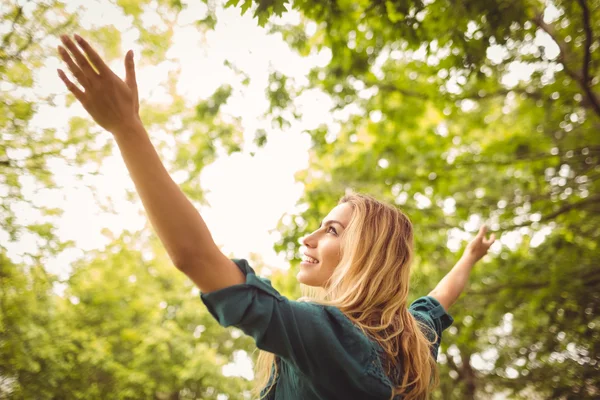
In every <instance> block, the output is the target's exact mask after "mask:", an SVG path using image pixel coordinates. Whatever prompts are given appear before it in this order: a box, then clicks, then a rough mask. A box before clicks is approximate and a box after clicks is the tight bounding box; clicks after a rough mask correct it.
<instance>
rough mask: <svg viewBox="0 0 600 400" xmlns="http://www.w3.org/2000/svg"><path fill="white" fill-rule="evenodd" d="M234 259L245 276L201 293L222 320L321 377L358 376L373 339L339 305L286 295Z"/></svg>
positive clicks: (263, 347)
mask: <svg viewBox="0 0 600 400" xmlns="http://www.w3.org/2000/svg"><path fill="white" fill-rule="evenodd" d="M232 260H233V261H234V262H235V264H236V265H237V266H238V267H239V268H240V270H242V272H244V274H245V275H246V282H244V283H242V284H238V285H233V286H229V287H226V288H223V289H220V290H217V291H214V292H210V293H201V294H200V297H201V299H202V301H203V302H204V304H205V305H206V307H207V308H208V310H209V311H210V313H211V314H212V315H213V316H214V317H215V319H216V320H217V321H218V322H219V324H220V325H222V326H225V327H227V326H235V327H237V328H239V329H241V330H242V331H243V332H244V333H245V334H247V335H249V336H251V337H253V338H254V341H255V343H256V346H257V347H258V348H259V349H261V350H265V351H268V352H270V353H273V354H276V355H278V356H279V357H281V359H282V360H284V361H286V362H288V363H289V364H291V365H293V366H295V367H297V368H298V369H299V370H300V371H301V372H302V373H304V374H306V375H308V376H312V377H313V378H314V379H315V380H316V381H317V382H318V381H320V380H327V379H335V378H334V377H337V378H340V377H342V376H343V377H345V379H344V381H348V382H359V378H360V377H361V376H362V372H363V370H364V364H365V362H366V361H367V359H368V356H369V353H368V352H365V351H364V350H363V349H366V348H370V347H368V346H370V342H369V341H368V339H367V338H366V337H365V336H364V335H363V334H362V333H360V331H359V330H358V328H356V327H354V326H352V324H351V322H350V321H349V320H347V318H345V317H344V316H343V315H341V312H340V311H339V310H337V309H331V308H330V307H326V306H322V305H318V304H314V303H309V302H298V301H292V300H289V299H287V298H286V297H285V296H282V295H281V294H280V293H279V292H278V291H277V290H276V289H274V288H273V287H272V286H271V282H270V281H269V280H268V279H266V278H261V277H258V276H256V274H255V272H254V270H253V269H252V268H251V267H250V266H249V265H248V262H247V261H246V260H240V259H232ZM340 366H344V368H340ZM359 383H360V382H359ZM357 385H358V383H357ZM350 386H352V385H350ZM350 389H351V388H350V387H349V388H348V390H350ZM354 389H355V390H356V388H354Z"/></svg>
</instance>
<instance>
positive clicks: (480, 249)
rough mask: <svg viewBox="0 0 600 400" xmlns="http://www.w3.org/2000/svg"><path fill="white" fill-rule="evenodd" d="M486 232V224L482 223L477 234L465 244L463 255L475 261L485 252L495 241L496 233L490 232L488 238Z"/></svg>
mask: <svg viewBox="0 0 600 400" xmlns="http://www.w3.org/2000/svg"><path fill="white" fill-rule="evenodd" d="M486 232H487V226H485V225H482V226H481V228H479V232H478V233H477V236H475V238H474V239H473V240H471V242H470V243H469V244H468V245H467V248H466V249H465V253H464V255H463V257H467V258H469V259H470V260H471V261H473V262H474V263H475V262H477V261H479V260H480V259H481V258H482V257H483V256H485V255H486V254H487V252H488V249H489V248H490V246H491V245H492V244H493V243H494V242H495V241H496V235H494V234H493V233H492V235H491V236H490V238H489V239H486V238H485V234H486Z"/></svg>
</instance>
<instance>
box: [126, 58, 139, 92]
mask: <svg viewBox="0 0 600 400" xmlns="http://www.w3.org/2000/svg"><path fill="white" fill-rule="evenodd" d="M125 83H126V84H127V86H129V88H130V89H131V90H136V91H137V82H136V81H135V65H134V63H133V50H129V51H128V52H127V54H126V55H125Z"/></svg>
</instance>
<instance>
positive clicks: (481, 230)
mask: <svg viewBox="0 0 600 400" xmlns="http://www.w3.org/2000/svg"><path fill="white" fill-rule="evenodd" d="M486 232H487V226H485V225H481V228H479V232H478V234H477V238H483V237H485V233H486Z"/></svg>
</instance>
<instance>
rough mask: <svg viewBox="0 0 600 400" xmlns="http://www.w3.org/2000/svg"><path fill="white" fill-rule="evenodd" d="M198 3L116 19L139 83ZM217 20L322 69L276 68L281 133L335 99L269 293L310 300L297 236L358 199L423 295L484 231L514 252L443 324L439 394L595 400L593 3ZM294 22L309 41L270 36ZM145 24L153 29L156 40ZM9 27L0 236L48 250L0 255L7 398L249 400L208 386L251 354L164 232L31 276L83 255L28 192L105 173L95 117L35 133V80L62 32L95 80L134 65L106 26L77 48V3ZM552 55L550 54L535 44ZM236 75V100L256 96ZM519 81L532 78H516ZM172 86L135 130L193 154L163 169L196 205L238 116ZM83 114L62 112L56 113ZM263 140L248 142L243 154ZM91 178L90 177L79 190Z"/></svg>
mask: <svg viewBox="0 0 600 400" xmlns="http://www.w3.org/2000/svg"><path fill="white" fill-rule="evenodd" d="M188 3H189V2H181V1H179V0H158V1H156V0H155V1H150V0H117V1H116V2H112V4H114V5H116V6H117V7H119V8H120V9H121V10H122V12H123V13H124V14H125V15H127V16H129V17H130V18H131V23H132V26H133V28H134V29H136V30H137V32H138V33H139V36H138V39H137V42H138V44H140V45H141V46H142V53H141V57H139V59H140V62H138V66H144V65H146V64H150V65H156V64H158V63H160V62H161V61H163V60H164V59H165V57H166V54H167V52H168V50H169V48H170V46H171V40H172V36H173V26H174V24H175V21H176V20H177V17H178V15H179V13H182V12H185V11H186V4H188ZM205 3H206V5H207V12H206V14H205V15H198V16H197V18H198V19H197V20H196V23H195V24H194V26H196V27H197V29H198V30H199V32H201V33H204V34H205V33H206V32H208V31H210V30H212V29H214V28H215V26H216V22H217V17H216V15H217V14H216V10H217V6H216V3H215V2H213V1H208V0H206V1H205ZM223 6H224V7H238V8H239V9H240V13H242V14H244V13H246V12H248V11H249V10H250V11H251V12H252V15H253V16H254V18H256V21H257V23H258V24H259V25H261V26H265V27H266V28H267V29H269V30H270V31H271V32H273V33H278V34H281V36H282V37H283V39H284V40H285V41H286V42H287V43H288V44H289V45H290V46H291V47H292V48H293V49H295V50H296V51H297V52H298V53H299V54H300V55H303V56H310V55H315V54H319V53H321V54H325V55H326V56H327V57H328V58H329V62H328V63H327V64H326V65H324V66H323V67H319V68H314V69H313V70H312V71H311V73H310V75H309V84H308V85H307V86H301V85H299V84H298V82H295V81H294V80H293V79H292V78H290V77H287V76H285V74H283V73H282V72H280V71H272V72H271V73H270V76H269V82H268V87H266V88H265V93H266V96H267V98H268V100H269V102H270V106H269V109H268V115H269V117H270V118H271V119H272V126H273V127H275V128H278V129H281V130H285V129H286V128H288V127H290V126H291V124H292V123H294V119H297V118H299V114H298V113H297V109H296V104H295V100H296V98H298V97H299V96H301V95H302V93H303V92H304V91H305V90H306V89H316V90H320V91H323V92H324V93H326V94H327V95H329V96H331V98H332V99H333V101H334V107H333V108H332V109H331V114H332V115H333V117H334V120H335V121H334V122H333V123H332V124H329V125H326V124H323V125H321V126H319V127H317V128H316V129H314V130H311V131H309V132H308V134H310V136H311V138H312V143H313V147H312V149H311V154H310V158H311V162H310V166H309V168H308V169H307V170H305V171H300V172H298V174H297V179H298V180H299V181H301V182H303V183H304V184H305V193H304V195H303V197H302V199H301V200H300V202H299V204H298V210H299V211H298V213H297V215H285V216H283V217H282V219H281V221H280V224H279V227H278V229H279V230H280V232H281V233H282V240H281V241H280V242H278V243H277V244H276V249H277V250H279V251H281V252H282V254H285V255H286V257H287V258H288V260H289V261H290V265H291V269H290V270H289V272H288V273H285V272H280V271H278V272H276V273H274V274H273V275H272V281H273V284H274V286H275V287H277V288H278V289H280V290H281V291H282V292H283V293H285V294H287V295H289V296H290V297H297V296H299V294H300V293H299V288H298V285H297V284H296V281H295V274H296V272H297V267H298V263H299V259H298V258H297V254H298V246H299V244H298V240H299V238H300V237H301V236H303V235H305V234H306V233H308V232H309V231H312V230H314V229H316V228H317V227H318V224H319V221H320V220H321V219H322V218H323V216H325V215H326V214H327V213H328V212H329V211H330V209H331V208H332V207H333V206H334V205H335V204H336V202H337V200H338V199H339V197H341V195H343V194H344V193H346V192H347V191H349V190H358V191H363V192H368V193H371V194H373V195H375V196H377V197H379V198H381V199H384V200H387V201H389V202H392V203H394V204H396V205H398V206H399V207H401V208H402V209H403V210H404V211H406V212H407V213H408V214H409V216H410V217H411V219H412V221H413V223H414V227H415V237H416V256H417V257H416V259H415V268H414V271H413V281H412V282H411V285H412V288H411V289H412V290H411V293H412V298H413V299H414V298H417V297H419V296H421V295H423V294H426V293H428V292H429V291H430V290H431V289H432V288H433V287H434V286H435V284H436V283H437V282H438V281H439V280H440V279H441V278H442V277H443V275H444V274H445V273H446V272H447V271H448V270H449V269H450V268H451V267H452V265H453V264H454V262H455V261H456V260H457V258H458V256H459V254H460V251H461V250H462V248H464V246H465V245H466V243H467V241H468V237H469V236H470V235H473V234H474V233H475V231H476V230H477V228H478V224H479V223H481V222H482V221H485V222H486V223H488V224H489V226H490V227H491V229H492V230H493V231H496V232H497V236H501V238H500V242H501V243H502V244H503V245H502V246H498V248H499V251H498V252H495V253H493V254H491V255H490V256H489V257H487V258H486V260H485V262H483V263H480V264H479V265H477V266H476V268H475V269H474V271H473V273H472V277H471V280H470V286H469V287H468V289H467V291H466V292H465V293H464V294H463V296H462V297H461V298H460V299H459V300H458V302H457V303H456V304H455V305H454V306H453V308H452V309H451V310H450V313H451V314H452V315H453V316H454V318H455V321H456V322H455V324H454V325H453V327H451V328H450V329H449V330H448V331H447V332H446V333H445V335H444V340H443V344H442V348H441V350H440V355H439V358H438V361H439V363H440V368H441V371H440V372H441V373H440V377H441V381H442V382H441V387H440V389H439V390H438V391H436V393H435V394H434V398H435V399H457V398H460V399H486V398H491V397H492V394H493V393H505V394H506V395H507V398H511V399H536V398H543V399H546V398H547V399H592V398H597V397H598V396H599V395H600V382H599V379H598V377H599V376H600V373H599V369H600V367H599V361H600V360H599V359H600V355H599V350H600V349H599V345H600V333H599V331H598V325H599V324H600V320H599V318H598V313H599V305H600V295H599V293H600V269H599V268H598V266H599V261H600V260H599V258H600V257H599V254H600V252H599V250H598V243H599V236H600V219H599V215H598V214H599V213H600V193H599V191H598V186H599V183H598V181H599V178H600V166H599V157H600V139H599V137H598V134H597V132H598V131H600V100H599V97H600V95H599V90H598V84H599V83H600V76H599V73H598V68H599V63H600V60H599V58H598V51H597V50H598V47H600V42H599V39H598V32H599V31H600V26H599V25H600V22H599V18H598V17H599V14H600V2H599V1H598V0H578V1H555V2H554V3H553V4H552V3H545V2H540V1H536V0H534V1H530V0H516V1H510V2H508V1H504V0H484V1H474V0H467V1H462V2H454V1H449V0H438V1H422V0H406V1H385V0H378V1H367V0H360V1H350V0H338V1H331V2H320V1H308V0H301V1H296V2H294V3H293V4H292V3H291V2H288V1H283V0H255V1H252V0H244V1H239V0H229V1H227V2H226V3H225V4H224V5H223ZM292 6H293V9H294V11H295V12H299V13H300V15H301V18H300V19H299V23H297V24H295V25H294V24H283V23H278V22H277V19H276V18H272V17H274V16H282V15H283V14H284V13H285V12H286V11H289V10H291V9H292ZM554 7H555V9H556V10H557V12H556V13H554V14H555V16H554V17H550V16H549V15H550V13H549V11H550V10H552V9H553V8H554ZM148 9H151V10H153V11H155V12H156V13H157V14H158V15H159V16H160V18H161V24H159V25H147V23H146V22H147V21H145V18H144V11H145V10H148ZM545 12H546V13H548V16H547V17H546V18H544V13H545ZM0 15H1V16H2V21H3V25H2V27H3V28H2V30H0V81H1V82H2V85H0V108H1V110H0V111H1V112H0V193H1V195H0V231H4V232H6V233H7V234H8V237H9V241H10V242H16V241H18V240H20V239H22V238H23V237H24V235H25V234H26V233H31V234H33V235H34V236H36V237H38V238H39V251H31V252H30V253H29V254H28V255H29V256H30V258H29V259H27V260H29V262H24V263H22V264H15V263H14V262H12V261H10V260H9V259H8V258H7V257H6V255H5V251H4V248H5V247H4V245H3V244H2V243H0V280H1V282H0V398H14V399H26V398H39V399H52V398H65V399H76V398H82V399H83V398H85V399H88V398H90V399H91V398H120V399H130V398H131V399H133V398H136V399H137V398H153V399H170V398H180V399H195V398H202V399H216V398H217V396H218V395H219V394H225V395H227V396H229V398H230V399H241V398H246V397H244V395H243V393H244V391H245V390H247V389H248V388H249V385H250V383H249V382H248V381H246V380H244V379H242V378H233V377H227V378H226V377H224V376H222V374H221V367H222V366H223V365H225V364H227V363H229V362H232V361H233V352H234V350H240V349H241V350H245V351H248V352H250V351H252V350H253V349H254V348H253V347H252V344H251V341H249V340H248V338H245V337H242V336H240V332H239V331H236V330H234V329H229V330H225V329H222V328H221V327H219V326H218V325H216V323H215V322H214V320H213V319H212V318H211V317H210V315H209V314H208V312H207V311H206V309H205V308H204V307H203V306H202V305H201V304H200V300H199V299H198V298H197V292H195V291H194V290H193V287H192V286H191V283H190V282H189V281H188V280H186V279H184V278H183V277H182V275H181V274H180V273H179V272H178V271H176V270H175V269H174V268H173V266H172V265H171V262H170V260H169V259H168V257H167V255H166V253H165V251H164V249H163V248H162V245H161V244H160V242H159V241H158V239H157V238H156V236H154V235H153V234H148V235H147V236H142V235H141V234H130V233H124V234H123V235H121V236H120V237H118V238H113V241H112V243H111V244H110V246H108V247H107V248H106V249H104V250H103V251H97V252H89V253H88V254H86V257H85V258H83V259H81V260H80V261H79V262H77V263H76V264H75V265H73V266H72V267H73V273H72V274H71V276H70V277H69V279H68V280H67V281H60V280H59V279H58V278H57V277H56V276H53V275H51V274H49V273H48V272H46V271H45V270H44V268H43V262H44V260H45V256H48V255H52V254H57V253H59V252H61V251H62V250H63V249H65V248H68V247H71V246H73V243H72V242H69V241H66V242H63V241H60V240H59V239H58V238H57V236H56V235H55V232H54V231H55V224H56V221H57V218H58V217H60V215H61V213H62V210H61V209H60V208H48V207H44V206H41V205H38V204H35V203H34V202H33V201H31V199H28V198H26V196H25V195H24V194H23V190H22V189H23V181H24V179H33V180H34V181H35V182H36V184H37V185H38V188H39V190H61V187H60V186H59V185H57V184H56V183H55V179H54V176H53V175H52V173H51V172H50V168H49V163H50V162H51V161H52V160H56V159H60V160H64V161H65V162H66V163H67V164H68V165H70V166H72V167H83V166H86V167H89V166H90V164H92V165H97V166H98V167H99V166H100V165H101V164H102V160H103V159H104V157H105V156H106V155H108V154H110V151H111V148H112V145H113V144H112V141H110V140H108V141H107V140H104V141H103V140H101V139H102V135H101V134H100V131H99V129H98V128H97V127H96V126H95V125H94V124H93V123H91V120H90V119H87V118H79V117H73V118H72V119H71V120H70V121H69V124H68V129H67V130H66V131H57V130H56V129H54V128H52V129H42V128H39V127H36V125H35V124H33V123H32V121H33V119H34V117H35V116H36V114H37V113H38V112H40V110H43V109H44V107H55V106H56V105H57V104H56V101H55V95H47V96H42V95H39V94H38V93H37V92H35V91H34V90H33V88H34V87H35V85H36V84H38V83H39V82H38V81H36V79H39V77H38V76H37V75H36V74H35V72H36V71H38V70H39V69H40V68H42V66H43V65H44V64H45V61H46V60H47V59H48V58H49V57H51V56H52V57H54V56H55V52H56V50H55V46H56V44H57V43H58V39H57V37H58V35H60V34H63V33H68V34H71V33H74V32H78V33H81V34H83V35H87V36H89V37H90V39H91V40H92V41H93V42H94V43H96V42H97V43H99V50H100V51H101V53H102V55H103V56H104V57H105V58H106V59H107V60H117V59H122V58H123V56H124V51H123V50H124V49H122V48H121V32H119V31H118V30H117V29H115V28H114V27H113V26H112V25H111V24H110V22H108V21H104V23H105V24H104V25H101V26H93V27H90V28H88V29H83V27H82V26H81V25H80V16H81V10H77V11H76V12H70V11H67V7H66V2H62V1H57V0H37V1H28V2H26V1H17V2H14V3H13V2H9V3H3V4H2V5H0ZM544 37H545V38H546V39H548V38H549V37H550V38H552V40H547V41H545V42H541V41H539V38H544ZM225 66H226V67H228V68H231V69H232V70H234V71H236V72H237V73H238V74H240V75H242V76H243V77H244V85H246V86H247V85H248V82H249V80H250V78H251V77H249V76H247V75H245V74H244V73H243V72H242V71H241V70H240V69H237V67H236V66H235V65H232V64H231V63H230V62H226V63H225ZM516 69H519V70H521V71H523V70H526V71H530V72H531V74H530V75H529V76H526V77H524V78H522V79H521V80H519V81H516V82H515V81H511V80H510V79H509V78H510V76H511V73H512V72H514V71H515V70H516ZM178 78H179V73H178V71H174V72H171V73H170V75H169V78H168V80H167V83H166V88H165V89H166V92H167V93H168V94H169V96H170V97H171V98H172V101H171V102H170V103H169V104H166V105H165V104H163V103H160V104H153V103H152V102H150V101H148V100H144V99H142V105H141V112H142V115H141V117H142V120H143V121H144V123H145V124H146V126H147V128H148V129H149V130H153V131H162V130H164V131H168V132H169V134H170V135H172V137H173V139H174V141H175V143H180V144H182V145H177V148H176V152H175V157H174V160H173V164H172V170H173V172H185V174H186V179H184V180H183V182H182V183H181V187H182V189H183V190H184V192H185V193H186V194H187V195H188V196H189V197H190V199H192V200H193V201H195V202H200V203H202V202H203V201H204V192H203V188H202V187H201V185H200V183H199V182H198V180H197V177H198V176H199V174H200V172H201V171H202V169H203V168H204V167H205V166H206V165H209V164H210V163H211V162H213V161H214V160H215V159H216V157H217V154H219V151H220V150H224V152H225V153H228V154H231V153H233V152H236V151H240V150H241V148H242V147H243V145H244V143H243V135H242V126H241V121H240V119H239V118H237V117H234V118H232V117H231V116H225V115H223V114H222V113H221V107H222V106H223V105H225V104H226V103H227V101H228V99H229V98H230V96H231V95H232V93H233V90H235V89H234V88H233V87H231V86H229V85H223V86H221V87H219V88H217V89H216V90H215V91H214V93H213V94H212V95H211V96H210V97H209V98H207V99H204V100H201V101H199V102H198V103H197V104H192V105H190V104H187V103H186V101H185V99H184V98H183V97H182V96H181V95H179V94H178V93H177V90H176V84H177V80H178ZM72 102H73V98H72V96H70V95H69V96H67V106H68V105H69V104H71V103H72ZM60 106H61V107H62V105H60ZM267 140H268V135H267V132H266V131H265V130H263V129H258V130H257V132H256V134H255V137H254V142H255V144H256V145H258V147H261V146H263V145H264V144H265V143H266V142H267ZM157 148H158V149H159V151H160V150H162V149H163V148H164V147H163V144H162V143H159V144H157ZM95 173H97V170H96V171H94V170H91V171H90V169H89V168H87V169H86V172H85V174H82V175H81V176H82V177H83V176H88V174H95ZM78 184H82V185H85V184H86V182H85V180H83V181H82V182H80V183H78ZM131 195H132V196H134V194H131ZM24 206H27V207H30V208H33V209H36V210H38V211H39V212H40V214H41V215H42V216H43V217H44V218H41V219H40V220H38V221H36V222H35V223H24V222H22V221H19V220H17V218H16V214H15V210H16V209H18V208H19V207H21V208H22V207H24ZM144 231H145V232H150V231H151V228H150V226H149V225H147V226H146V229H145V230H144ZM461 246H462V247H461ZM251 261H252V264H253V266H254V267H255V268H257V270H260V267H261V266H262V265H263V264H264V263H263V261H262V259H261V258H260V257H259V256H256V257H255V259H252V260H251ZM57 287H63V288H64V295H63V296H59V295H57V294H56V293H55V290H56V288H57ZM182 289H183V290H182Z"/></svg>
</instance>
